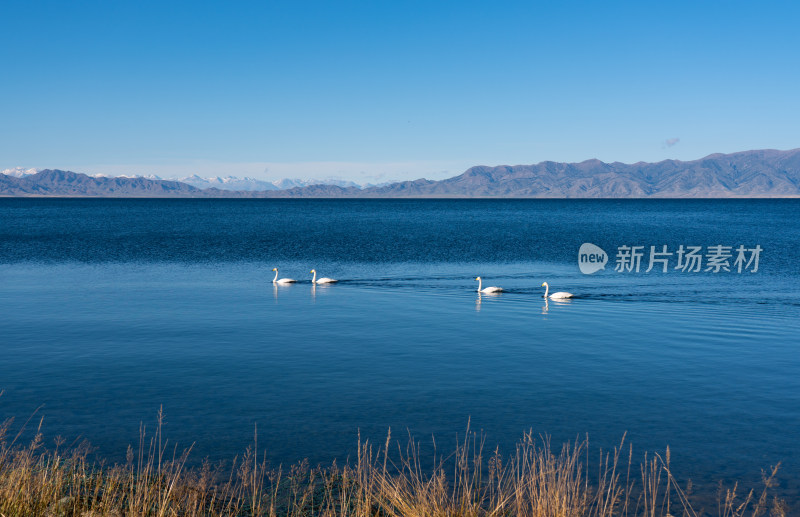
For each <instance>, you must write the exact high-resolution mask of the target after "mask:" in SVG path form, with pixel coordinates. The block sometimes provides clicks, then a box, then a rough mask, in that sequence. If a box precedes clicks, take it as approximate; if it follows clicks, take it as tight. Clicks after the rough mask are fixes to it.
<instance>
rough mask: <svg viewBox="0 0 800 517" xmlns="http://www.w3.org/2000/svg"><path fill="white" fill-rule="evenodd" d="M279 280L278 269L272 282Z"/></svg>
mask: <svg viewBox="0 0 800 517" xmlns="http://www.w3.org/2000/svg"><path fill="white" fill-rule="evenodd" d="M277 281H278V270H277V269H276V270H275V278H273V279H272V283H273V284H274V283H275V282H277Z"/></svg>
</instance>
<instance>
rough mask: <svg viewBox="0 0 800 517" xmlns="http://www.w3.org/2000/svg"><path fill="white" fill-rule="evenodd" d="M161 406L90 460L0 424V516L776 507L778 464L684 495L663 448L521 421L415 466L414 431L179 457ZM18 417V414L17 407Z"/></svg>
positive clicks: (535, 513)
mask: <svg viewBox="0 0 800 517" xmlns="http://www.w3.org/2000/svg"><path fill="white" fill-rule="evenodd" d="M162 421H163V414H162V412H161V411H160V412H159V415H158V420H157V424H156V426H155V429H154V430H153V432H152V433H150V432H149V431H148V429H147V428H146V427H145V426H144V425H141V426H140V432H139V443H138V445H137V446H136V447H131V446H129V448H128V451H127V461H126V462H125V464H114V465H106V464H105V463H104V462H102V461H95V460H91V459H90V456H91V447H90V446H88V444H86V443H83V444H80V445H77V446H72V447H66V448H65V447H64V443H65V442H64V440H63V439H61V438H56V440H55V447H54V448H48V447H45V446H44V437H43V434H42V431H41V426H42V423H41V421H40V422H39V426H38V428H37V429H36V432H35V436H34V437H33V438H32V439H31V440H30V441H29V442H26V443H21V437H22V436H23V434H24V432H25V428H26V425H27V423H26V425H23V426H22V428H21V429H19V430H18V431H17V432H16V433H15V434H14V433H12V432H11V428H12V424H13V419H7V420H5V421H4V422H2V423H0V516H3V517H14V516H34V515H35V516H39V515H41V516H82V517H96V516H97V517H99V516H114V517H118V516H159V517H161V516H209V517H216V516H248V517H249V516H269V517H278V516H287V517H315V516H324V517H367V516H381V517H410V516H420V517H421V516H425V517H440V516H441V517H500V516H514V517H613V516H625V517H628V516H630V517H638V516H643V517H657V516H659V517H670V516H671V517H678V516H684V517H702V516H707V515H718V516H721V517H744V516H752V517H757V516H770V517H785V516H786V515H787V514H788V507H787V505H786V503H785V502H784V501H782V500H781V499H779V498H777V497H776V496H775V495H774V494H773V493H772V492H773V490H772V489H773V488H774V487H775V486H776V485H777V482H776V475H777V472H778V468H779V466H775V467H772V468H771V469H770V470H769V471H768V472H763V473H762V481H763V485H762V486H761V487H759V488H758V489H752V490H743V489H742V488H741V487H739V486H738V484H734V485H733V486H731V487H727V488H726V487H724V486H722V485H721V484H720V487H719V491H718V493H717V501H716V502H715V503H714V505H713V507H709V506H706V507H704V508H702V507H697V506H696V505H693V504H692V500H693V495H694V494H693V493H692V486H691V482H688V483H687V484H686V485H683V486H681V485H680V484H679V483H678V481H677V479H676V477H675V475H674V474H673V472H672V470H671V467H670V450H669V448H667V449H666V451H665V453H664V454H663V455H662V454H658V453H655V454H647V453H645V454H644V456H643V458H642V459H641V461H640V462H638V463H637V462H636V461H634V458H633V448H632V446H630V445H629V444H627V443H626V441H625V437H623V438H622V440H621V442H620V445H619V446H618V447H615V448H614V449H613V450H612V451H606V452H604V451H602V450H600V451H598V452H597V453H592V452H590V450H589V445H588V440H587V439H583V440H576V441H575V442H570V443H565V444H563V445H561V446H558V447H554V446H553V445H552V444H551V443H550V439H549V438H548V437H542V436H535V435H533V434H532V433H526V434H525V435H524V436H523V437H522V438H521V439H520V440H519V441H518V442H517V446H516V450H515V451H514V453H513V454H511V455H503V454H501V453H500V452H499V450H497V449H495V450H494V451H491V452H487V449H486V444H485V440H484V438H483V436H482V435H481V434H479V433H476V432H473V431H471V430H470V429H469V426H467V430H466V432H465V434H464V436H463V438H462V439H460V440H459V441H458V443H457V445H456V446H455V449H454V450H452V451H449V452H448V453H446V454H438V453H435V454H434V457H433V463H432V467H430V468H428V467H424V466H423V463H425V462H426V460H425V459H424V458H422V453H421V449H420V443H419V442H417V441H415V440H414V439H413V438H409V440H408V442H407V443H405V444H401V443H400V442H399V441H395V440H393V439H392V436H391V432H389V434H388V435H387V438H386V442H385V443H383V444H380V445H378V446H373V444H371V443H369V442H368V441H364V440H362V439H361V437H360V436H359V440H358V453H357V457H356V459H355V461H354V462H348V463H346V464H343V465H339V464H337V463H336V462H334V463H332V464H331V465H329V466H326V467H322V466H318V467H310V466H309V464H308V462H307V461H304V462H301V463H299V464H295V465H292V466H290V467H288V468H286V467H278V468H271V467H270V466H269V464H268V462H267V461H266V455H265V453H264V451H263V450H261V449H260V448H259V444H258V433H257V431H256V433H255V434H254V441H253V444H252V445H251V446H250V447H248V448H247V449H246V450H245V451H244V453H243V454H242V455H241V456H240V457H237V458H234V459H233V460H232V463H231V465H230V466H228V467H224V466H222V465H219V466H213V465H210V464H209V463H208V462H207V461H206V462H203V464H202V465H201V466H199V467H190V466H189V464H188V463H187V461H188V458H189V456H190V454H192V453H193V451H192V448H191V447H190V448H188V449H186V450H183V451H179V450H178V448H177V446H176V445H174V444H171V443H170V442H169V441H168V440H166V439H165V438H164V436H163V435H162ZM29 422H30V419H29Z"/></svg>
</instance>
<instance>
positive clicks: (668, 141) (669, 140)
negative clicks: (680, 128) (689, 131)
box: [661, 138, 681, 149]
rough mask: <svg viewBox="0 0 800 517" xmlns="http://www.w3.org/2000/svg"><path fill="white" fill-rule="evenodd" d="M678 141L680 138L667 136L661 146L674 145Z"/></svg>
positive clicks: (665, 147) (664, 147)
mask: <svg viewBox="0 0 800 517" xmlns="http://www.w3.org/2000/svg"><path fill="white" fill-rule="evenodd" d="M680 141H681V139H680V138H667V139H666V140H664V144H663V145H662V146H661V147H662V148H663V149H667V148H669V147H674V146H675V145H676V144H677V143H678V142H680Z"/></svg>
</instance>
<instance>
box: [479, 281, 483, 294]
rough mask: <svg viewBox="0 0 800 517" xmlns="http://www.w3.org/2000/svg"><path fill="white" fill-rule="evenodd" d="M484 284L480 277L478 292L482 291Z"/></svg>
mask: <svg viewBox="0 0 800 517" xmlns="http://www.w3.org/2000/svg"><path fill="white" fill-rule="evenodd" d="M482 286H483V280H481V279H480V278H479V279H478V292H481V287H482Z"/></svg>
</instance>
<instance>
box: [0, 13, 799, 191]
mask: <svg viewBox="0 0 800 517" xmlns="http://www.w3.org/2000/svg"><path fill="white" fill-rule="evenodd" d="M0 20H2V24H3V29H4V31H3V32H4V35H3V40H2V43H1V44H0V65H1V66H2V77H3V78H2V81H0V119H2V125H0V169H2V168H6V167H14V166H24V167H39V168H44V167H59V168H69V169H72V170H76V171H79V172H104V171H107V172H110V173H113V174H121V173H128V174H133V173H156V174H160V175H162V176H170V175H172V174H183V173H188V172H192V171H197V172H199V173H201V175H206V176H209V175H215V174H234V175H239V176H244V175H248V176H257V177H276V176H325V175H340V176H350V177H354V178H358V177H367V176H369V177H371V178H381V177H383V178H388V177H391V178H392V179H405V178H416V177H423V176H425V177H430V178H441V177H445V176H452V175H455V174H458V173H460V172H462V171H463V169H464V168H466V167H468V166H470V165H478V164H483V165H500V164H512V165H513V164H523V163H536V162H539V161H542V160H556V161H581V160H584V159H588V158H600V159H602V160H604V161H624V162H634V161H639V160H644V161H657V160H661V159H665V158H676V159H694V158H699V157H701V156H704V155H706V154H710V153H712V152H733V151H740V150H747V149H758V148H777V149H791V148H796V147H800V30H798V20H800V4H798V3H794V2H780V3H776V2H752V1H748V2H735V1H708V2H697V1H693V2H641V1H640V2H548V3H537V2H468V1H463V0H461V1H458V2H413V1H404V2H379V1H373V2H336V1H325V2H291V1H284V2H247V1H226V2H203V1H192V2H149V1H139V0H137V1H129V2H125V1H108V0H104V1H98V2H84V1H72V2H64V1H57V2H40V1H35V0H26V1H17V0H3V2H1V3H0ZM676 139H679V140H676ZM668 142H669V144H672V145H669V144H668Z"/></svg>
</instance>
